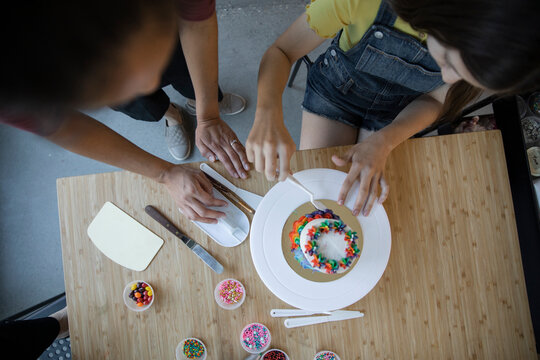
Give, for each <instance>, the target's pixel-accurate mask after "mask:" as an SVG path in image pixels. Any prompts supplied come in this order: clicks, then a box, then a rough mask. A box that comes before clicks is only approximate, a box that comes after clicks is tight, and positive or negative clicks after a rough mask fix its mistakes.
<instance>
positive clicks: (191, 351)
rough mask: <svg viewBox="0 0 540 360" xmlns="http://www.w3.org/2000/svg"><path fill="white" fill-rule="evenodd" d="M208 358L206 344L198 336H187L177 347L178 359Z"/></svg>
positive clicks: (199, 359) (198, 359)
mask: <svg viewBox="0 0 540 360" xmlns="http://www.w3.org/2000/svg"><path fill="white" fill-rule="evenodd" d="M188 359H190V360H191V359H197V360H204V359H206V346H204V343H203V342H202V341H201V340H199V339H197V338H187V339H184V340H182V341H180V343H179V344H178V346H177V347H176V360H188Z"/></svg>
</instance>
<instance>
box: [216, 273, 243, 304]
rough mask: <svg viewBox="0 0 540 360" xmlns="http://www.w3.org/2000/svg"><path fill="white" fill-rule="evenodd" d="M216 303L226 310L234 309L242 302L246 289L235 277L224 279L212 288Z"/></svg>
mask: <svg viewBox="0 0 540 360" xmlns="http://www.w3.org/2000/svg"><path fill="white" fill-rule="evenodd" d="M214 298H215V299H216V303H217V304H218V305H219V306H221V307H222V308H223V309H226V310H234V309H236V308H238V307H240V305H242V303H243V302H244V299H245V298H246V289H245V288H244V285H242V283H241V282H240V281H238V280H236V279H225V280H223V281H221V282H220V283H219V284H217V286H216V289H215V290H214Z"/></svg>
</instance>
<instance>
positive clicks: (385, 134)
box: [374, 95, 442, 151]
mask: <svg viewBox="0 0 540 360" xmlns="http://www.w3.org/2000/svg"><path fill="white" fill-rule="evenodd" d="M441 109H442V104H441V103H440V102H439V101H438V100H435V99H434V98H433V97H431V96H429V95H421V96H420V97H418V98H417V99H415V100H414V101H413V102H411V103H410V104H409V105H407V106H406V107H405V108H404V109H403V110H402V111H401V112H400V113H399V114H398V116H396V118H395V119H394V121H392V123H391V124H389V125H388V126H386V127H385V128H383V129H381V130H380V131H378V132H377V133H375V134H374V135H375V136H377V137H379V138H380V139H381V140H382V143H383V144H384V146H386V147H387V150H389V151H391V150H393V149H394V148H395V147H396V146H398V145H399V144H401V143H402V142H403V141H405V140H407V139H408V138H410V137H411V136H413V135H414V134H416V133H417V132H419V131H420V130H423V129H425V128H426V127H428V126H429V125H431V124H432V123H433V122H434V121H435V120H437V118H438V116H439V113H440V111H441Z"/></svg>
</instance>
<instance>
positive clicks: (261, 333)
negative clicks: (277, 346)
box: [240, 323, 272, 354]
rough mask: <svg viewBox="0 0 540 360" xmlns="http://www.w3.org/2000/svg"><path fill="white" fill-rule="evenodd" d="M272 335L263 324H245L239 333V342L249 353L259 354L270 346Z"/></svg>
mask: <svg viewBox="0 0 540 360" xmlns="http://www.w3.org/2000/svg"><path fill="white" fill-rule="evenodd" d="M271 340H272V336H271V335H270V330H268V328H267V327H266V326H264V325H263V324H259V323H252V324H249V325H246V327H244V329H243V330H242V332H241V333H240V344H242V347H243V348H244V350H246V351H247V352H248V353H250V354H260V353H262V352H264V351H266V350H267V349H268V348H269V347H270V341H271Z"/></svg>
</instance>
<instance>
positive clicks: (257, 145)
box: [247, 14, 324, 180]
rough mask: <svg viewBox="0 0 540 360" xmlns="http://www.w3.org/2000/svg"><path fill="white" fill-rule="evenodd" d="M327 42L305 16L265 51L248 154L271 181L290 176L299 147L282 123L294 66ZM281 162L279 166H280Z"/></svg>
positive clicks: (248, 142)
mask: <svg viewBox="0 0 540 360" xmlns="http://www.w3.org/2000/svg"><path fill="white" fill-rule="evenodd" d="M323 42H324V39H323V38H321V37H320V36H318V35H317V34H316V33H315V32H314V31H313V30H312V29H311V28H310V27H309V24H308V22H307V18H306V14H302V15H301V16H300V17H299V18H298V19H296V20H295V22H294V23H292V25H291V26H290V27H289V28H288V29H287V30H286V31H285V32H284V33H283V34H282V35H281V36H280V37H279V38H278V39H277V40H276V41H275V42H274V43H273V44H272V45H271V46H270V47H269V48H268V50H266V52H265V54H264V56H263V58H262V60H261V64H260V67H259V79H258V87H257V110H256V113H255V121H254V123H253V128H252V129H251V132H250V134H249V137H248V141H247V155H248V159H249V161H250V162H254V163H255V169H256V170H257V171H259V172H264V173H265V174H266V177H267V178H268V179H269V180H274V179H275V177H276V169H277V168H278V165H279V169H280V171H279V172H280V175H279V180H284V179H285V178H286V177H287V174H288V173H289V171H290V169H289V162H290V158H291V156H292V154H293V153H294V150H295V149H296V146H295V144H294V142H293V141H292V138H291V136H290V134H289V132H288V131H287V129H286V128H285V124H284V123H283V105H282V101H281V97H282V94H283V91H284V89H285V85H286V84H287V79H288V77H289V72H290V70H291V67H292V65H293V64H294V63H295V62H296V61H297V60H298V59H300V58H301V57H302V56H304V55H306V54H308V53H309V52H310V51H312V50H313V49H315V48H316V47H317V46H319V45H320V44H322V43H323ZM278 161H279V164H278Z"/></svg>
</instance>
